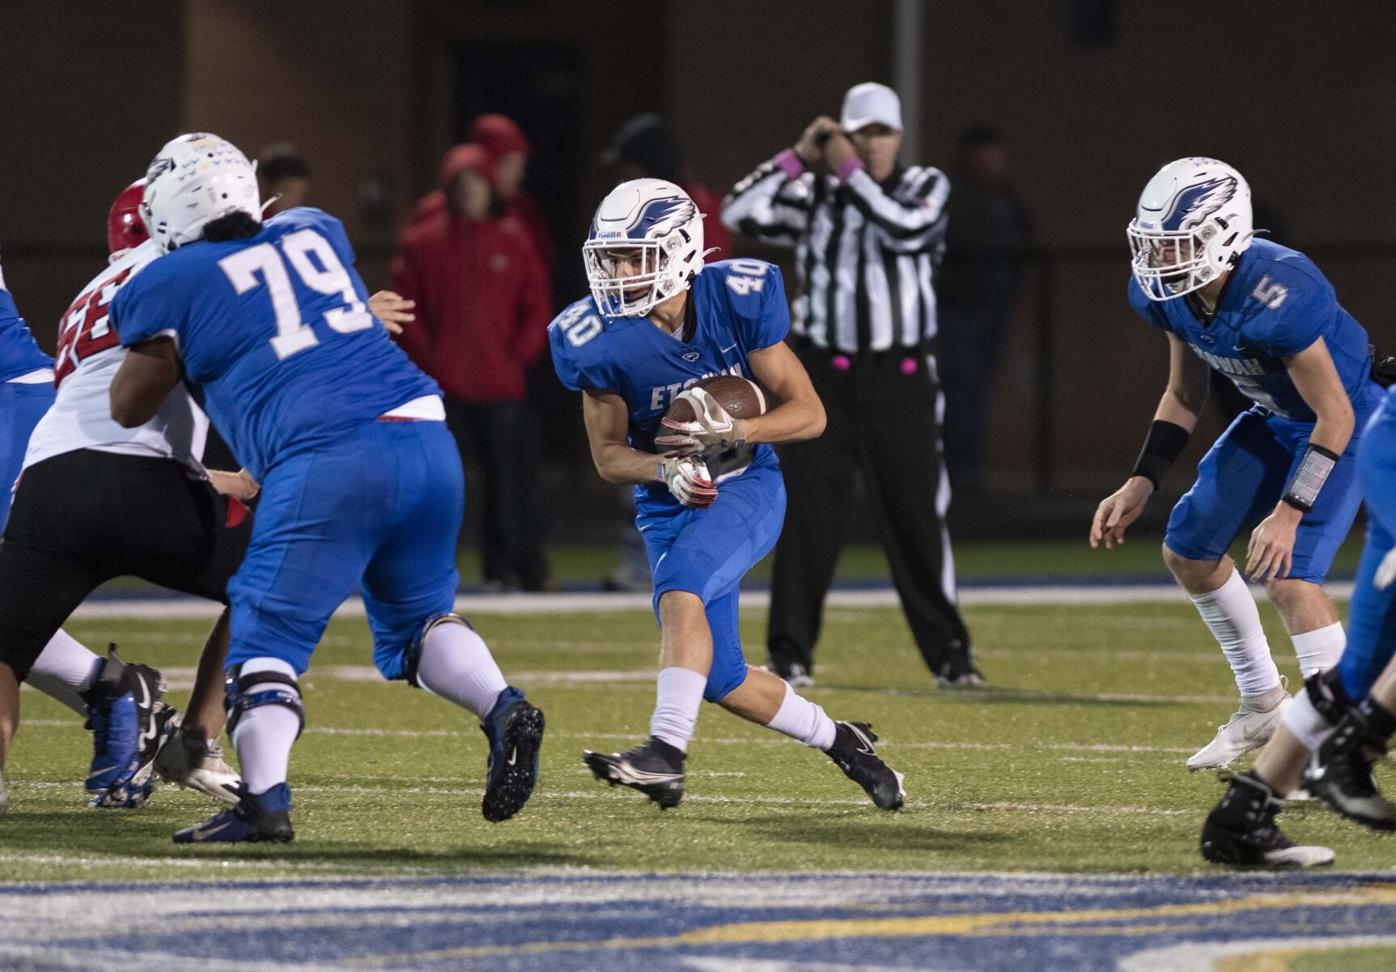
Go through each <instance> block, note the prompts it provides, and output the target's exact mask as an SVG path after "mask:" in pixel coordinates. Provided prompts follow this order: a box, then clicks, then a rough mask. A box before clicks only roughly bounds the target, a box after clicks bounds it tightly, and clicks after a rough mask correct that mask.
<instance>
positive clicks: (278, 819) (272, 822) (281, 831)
mask: <svg viewBox="0 0 1396 972" xmlns="http://www.w3.org/2000/svg"><path fill="white" fill-rule="evenodd" d="M295 836H296V832H295V831H294V830H292V829H291V788H290V787H289V786H287V785H286V784H285V783H278V784H276V785H275V786H273V787H272V788H271V789H269V790H267V792H265V793H258V794H256V795H253V794H251V793H248V792H247V791H246V790H245V789H244V790H243V792H242V796H241V799H239V800H238V803H237V806H235V807H230V808H229V809H227V810H223V811H220V812H219V813H216V814H214V815H213V817H211V818H210V819H208V820H207V821H205V822H204V823H201V824H198V825H197V826H194V827H186V828H184V829H183V830H180V831H176V832H175V835H174V842H175V843H176V844H257V843H263V842H270V843H274V844H289V843H290V842H291V841H292V840H293V839H295Z"/></svg>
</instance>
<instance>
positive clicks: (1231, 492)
mask: <svg viewBox="0 0 1396 972" xmlns="http://www.w3.org/2000/svg"><path fill="white" fill-rule="evenodd" d="M1373 388H1375V386H1373ZM1378 391H1379V389H1378ZM1372 404H1373V405H1375V401H1374V402H1373V403H1372ZM1369 414H1371V412H1370V408H1367V407H1363V408H1360V409H1359V412H1358V421H1359V422H1360V421H1363V420H1364V419H1365V417H1366V416H1367V415H1369ZM1359 428H1360V427H1359ZM1312 431H1313V424H1312V423H1308V422H1295V421H1292V420H1290V419H1286V418H1282V417H1280V416H1278V415H1270V414H1269V413H1268V412H1266V411H1265V410H1264V409H1260V408H1253V409H1251V410H1250V411H1246V412H1242V413H1241V414H1240V415H1238V416H1236V418H1235V420H1233V421H1232V423H1231V425H1230V427H1228V428H1227V430H1226V431H1225V432H1224V433H1222V435H1221V437H1220V438H1219V439H1217V441H1216V443H1215V444H1213V446H1212V448H1211V449H1210V450H1208V452H1207V454H1206V455H1205V456H1204V457H1203V458H1202V462H1201V463H1199V464H1198V467H1197V481H1196V482H1195V483H1194V484H1193V486H1192V488H1191V489H1189V490H1188V491H1187V493H1186V494H1184V496H1183V498H1182V499H1180V500H1179V501H1178V505H1177V506H1175V507H1174V508H1173V512H1172V514H1171V515H1170V516H1169V518H1168V530H1167V532H1166V533H1165V535H1164V544H1165V545H1166V546H1167V547H1168V549H1169V550H1172V551H1173V552H1174V553H1176V554H1178V555H1179V556H1182V557H1187V558H1188V559H1190V560H1220V559H1221V558H1222V557H1223V556H1225V555H1226V552H1227V550H1228V549H1229V548H1230V547H1231V545H1232V544H1233V543H1235V542H1236V539H1237V538H1238V537H1240V536H1241V535H1242V534H1243V533H1248V532H1249V531H1250V530H1252V529H1254V528H1255V526H1256V524H1258V523H1259V522H1260V521H1261V520H1263V519H1264V518H1265V517H1266V516H1268V515H1270V513H1271V512H1272V511H1273V510H1274V508H1275V504H1277V503H1278V502H1279V501H1280V497H1281V496H1283V495H1284V490H1285V487H1286V486H1287V485H1288V484H1289V481H1290V479H1291V478H1293V475H1294V470H1295V467H1296V466H1297V465H1298V463H1299V462H1300V460H1301V459H1302V458H1303V454H1304V446H1305V444H1306V443H1307V442H1308V438H1309V433H1310V432H1312ZM1359 440H1360V434H1355V435H1353V437H1352V440H1351V441H1350V442H1349V443H1348V447H1347V449H1346V450H1344V452H1343V454H1342V456H1340V457H1339V459H1338V463H1337V465H1335V466H1334V467H1333V471H1332V472H1331V473H1330V474H1329V476H1328V480H1327V482H1326V483H1325V485H1324V487H1323V490H1322V492H1320V493H1319V496H1318V502H1317V503H1315V504H1314V508H1313V510H1311V511H1310V512H1308V513H1306V514H1304V518H1303V519H1302V520H1300V522H1299V527H1298V529H1297V530H1296V531H1295V537H1294V554H1293V558H1292V561H1291V567H1290V572H1289V577H1290V578H1291V579H1294V580H1304V581H1310V582H1312V583H1315V584H1321V583H1323V580H1324V578H1325V577H1326V576H1327V575H1328V569H1329V567H1330V566H1332V564H1333V557H1334V555H1335V554H1336V553H1337V552H1338V548H1339V547H1341V546H1342V544H1343V541H1344V540H1345V539H1347V535H1348V532H1349V531H1350V530H1351V529H1352V523H1353V520H1354V519H1355V518H1356V517H1357V510H1358V508H1359V507H1360V506H1361V505H1362V496H1361V493H1360V491H1359V489H1358V485H1357V448H1358V443H1359Z"/></svg>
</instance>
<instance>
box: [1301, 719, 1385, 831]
mask: <svg viewBox="0 0 1396 972" xmlns="http://www.w3.org/2000/svg"><path fill="white" fill-rule="evenodd" d="M1385 753H1386V740H1384V739H1382V738H1381V736H1379V735H1377V734H1376V733H1374V732H1373V731H1372V729H1371V727H1370V726H1369V725H1368V723H1367V717H1366V716H1365V715H1364V714H1363V712H1362V709H1361V706H1354V707H1353V708H1351V709H1348V711H1347V712H1346V713H1344V714H1343V717H1342V718H1341V719H1340V720H1338V725H1337V727H1336V728H1335V729H1334V730H1333V732H1332V733H1331V734H1330V735H1329V737H1328V738H1327V739H1325V740H1324V741H1323V744H1322V745H1321V746H1319V747H1318V749H1316V750H1315V751H1314V754H1313V755H1312V756H1311V757H1310V758H1309V765H1308V766H1306V767H1304V782H1303V786H1304V788H1305V789H1307V790H1308V791H1309V793H1311V794H1312V795H1313V796H1314V797H1315V798H1317V799H1319V800H1322V801H1323V802H1324V803H1325V804H1326V805H1327V806H1328V808H1329V809H1330V810H1332V811H1334V812H1335V813H1339V814H1341V815H1342V816H1344V817H1346V818H1347V819H1349V820H1352V821H1354V822H1356V823H1360V824H1361V825H1362V826H1364V827H1367V828H1369V829H1371V830H1376V831H1381V832H1389V831H1392V830H1396V806H1393V805H1392V804H1391V802H1390V801H1389V800H1387V799H1386V798H1385V797H1384V796H1382V795H1381V791H1380V790H1378V789H1377V781H1376V780H1375V779H1373V778H1372V765H1373V764H1374V763H1375V762H1376V761H1377V760H1378V759H1380V758H1381V757H1382V756H1383V755H1384V754H1385Z"/></svg>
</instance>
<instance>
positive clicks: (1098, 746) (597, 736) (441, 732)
mask: <svg viewBox="0 0 1396 972" xmlns="http://www.w3.org/2000/svg"><path fill="white" fill-rule="evenodd" d="M23 724H24V725H25V726H29V727H31V728H35V729H38V728H46V729H82V727H83V726H82V722H81V720H79V719H78V718H77V717H76V716H74V717H73V718H71V719H29V720H26V721H25V722H24V723H23ZM305 732H306V733H307V734H308V735H312V736H351V737H352V736H359V737H365V738H372V739H469V740H475V739H478V738H479V736H477V735H476V734H475V733H474V732H468V731H466V730H463V729H382V728H377V727H372V726H317V725H315V724H314V723H311V724H310V725H307V726H306V727H305ZM639 735H640V733H639V731H638V730H637V731H636V732H629V733H625V732H559V731H557V730H551V731H549V732H548V734H547V738H548V739H549V740H553V741H557V740H566V741H568V742H579V743H587V742H590V743H594V744H597V745H599V744H601V743H602V742H604V741H616V742H625V741H627V740H635V739H637V738H638V737H639ZM695 741H696V742H697V743H698V744H701V745H703V746H762V747H765V746H770V747H779V748H782V749H789V748H790V747H791V742H790V740H788V739H785V738H784V737H777V736H756V737H751V738H743V737H729V736H704V735H702V734H701V733H700V734H699V735H698V737H697V739H696V740H695ZM878 748H879V749H945V750H964V751H967V752H1000V751H1008V750H1020V751H1023V752H1031V751H1036V750H1050V751H1053V752H1068V753H1098V754H1106V753H1118V754H1121V755H1151V754H1152V755H1168V756H1174V755H1179V754H1185V753H1186V754H1190V753H1192V752H1193V748H1191V747H1187V746H1143V745H1132V744H1129V743H1086V742H1055V743H1025V742H1012V743H1006V742H1003V743H988V742H951V741H942V740H934V739H883V740H881V741H880V742H879V743H878ZM714 775H736V776H740V775H742V774H740V773H736V774H714ZM64 785H66V784H64Z"/></svg>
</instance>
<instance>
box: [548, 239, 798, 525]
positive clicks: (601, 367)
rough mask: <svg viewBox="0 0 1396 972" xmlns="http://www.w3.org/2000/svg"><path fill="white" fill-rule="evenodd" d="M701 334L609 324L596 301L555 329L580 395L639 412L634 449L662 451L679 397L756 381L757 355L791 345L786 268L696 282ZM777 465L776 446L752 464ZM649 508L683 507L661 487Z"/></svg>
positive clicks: (642, 494) (749, 266)
mask: <svg viewBox="0 0 1396 972" xmlns="http://www.w3.org/2000/svg"><path fill="white" fill-rule="evenodd" d="M689 300H690V301H692V302H693V303H692V315H693V316H692V321H693V324H692V335H691V339H690V340H688V341H685V340H683V338H682V335H681V334H669V333H668V332H667V331H663V330H661V329H660V328H659V327H657V326H655V325H654V324H653V323H651V322H650V321H649V320H648V319H646V318H641V317H607V316H605V315H603V314H602V313H601V312H600V311H599V310H598V309H597V306H596V302H595V301H594V300H592V298H590V297H586V298H583V299H582V300H579V301H577V302H575V303H573V304H571V305H570V306H568V307H567V308H566V309H565V310H564V311H563V312H562V313H561V314H559V315H558V316H557V319H556V320H554V321H553V322H552V324H550V325H549V326H548V340H549V343H550V345H551V347H552V354H553V367H554V368H555V369H556V370H557V376H558V378H559V379H560V380H561V381H562V383H563V384H564V385H566V386H567V387H568V388H570V389H571V390H573V391H584V390H588V389H590V390H595V391H610V392H614V393H616V394H618V395H620V396H621V397H622V398H624V399H625V403H626V405H627V406H628V407H629V409H630V431H629V443H630V445H631V446H632V447H633V448H635V449H639V450H641V451H642V452H654V451H655V447H654V437H655V434H656V432H657V430H658V428H659V420H660V419H661V418H663V417H664V413H665V412H666V411H668V409H669V406H670V405H671V404H672V403H673V401H674V397H675V396H676V395H678V394H679V392H681V391H683V390H684V389H685V388H688V387H689V386H691V385H693V384H695V383H697V382H698V381H699V380H700V379H703V378H708V377H711V376H713V375H737V376H740V377H743V378H751V377H752V374H751V367H750V365H749V364H748V362H747V357H748V356H749V355H750V354H751V353H752V352H753V351H759V350H761V349H762V348H768V347H771V346H772V345H774V344H779V343H780V342H781V341H783V340H785V335H786V333H787V332H788V331H789V330H790V310H789V308H788V307H787V305H786V302H785V285H784V283H783V282H782V280H781V275H780V269H779V268H778V267H776V266H774V265H773V264H769V263H764V262H762V261H760V260H723V261H721V262H718V263H710V264H708V265H707V266H705V267H704V268H703V270H702V272H701V273H699V274H698V276H697V277H695V278H694V280H693V283H692V285H691V287H690V289H689ZM775 464H776V459H775V450H774V449H772V448H771V447H770V446H769V445H765V444H762V445H759V446H757V447H756V448H755V450H754V454H753V458H752V465H753V466H756V465H771V466H774V465H775ZM636 500H637V501H638V502H642V503H646V504H655V503H659V504H666V505H668V504H676V503H677V502H678V501H677V500H675V499H674V498H673V497H672V496H671V495H670V493H669V491H668V490H667V489H666V488H665V487H664V486H663V485H662V484H659V483H650V484H644V485H641V486H638V487H637V488H636Z"/></svg>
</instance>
